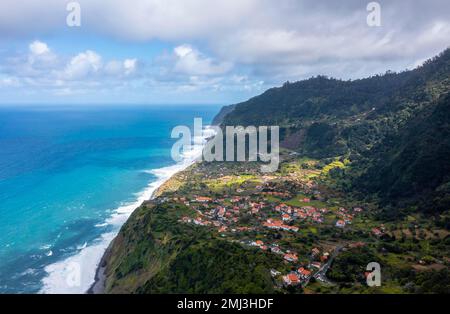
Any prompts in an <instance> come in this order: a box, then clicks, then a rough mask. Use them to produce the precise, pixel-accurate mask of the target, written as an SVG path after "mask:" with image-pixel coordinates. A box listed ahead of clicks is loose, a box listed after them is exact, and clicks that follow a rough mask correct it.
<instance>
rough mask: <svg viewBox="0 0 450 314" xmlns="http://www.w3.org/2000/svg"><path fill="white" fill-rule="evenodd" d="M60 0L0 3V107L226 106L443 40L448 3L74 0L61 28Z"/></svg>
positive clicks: (435, 47) (377, 64)
mask: <svg viewBox="0 0 450 314" xmlns="http://www.w3.org/2000/svg"><path fill="white" fill-rule="evenodd" d="M71 2H73V1H66V0H2V1H1V2H0V105H5V104H6V105H10V104H183V103H186V104H231V103H237V102H241V101H244V100H246V99H248V98H250V97H253V96H255V95H258V94H260V93H262V92H264V91H265V90H266V89H268V88H271V87H274V86H279V85H281V84H283V83H284V82H286V81H298V80H302V79H306V78H309V77H312V76H317V75H326V76H330V77H335V78H339V79H345V80H348V79H358V78H363V77H367V76H371V75H375V74H381V73H384V72H386V71H387V70H391V71H403V70H406V69H413V68H415V67H417V66H420V65H421V64H422V63H423V62H424V61H425V60H427V59H428V58H431V57H433V56H435V55H437V54H438V53H439V52H441V51H443V50H444V49H446V48H447V47H449V46H450V1H448V0H427V1H424V0H395V1H393V0H385V1H381V0H380V1H377V2H376V3H378V4H379V7H378V8H379V9H378V8H375V7H374V6H373V5H372V4H370V5H369V3H370V2H371V1H364V0H340V1H334V0H329V1H325V0H322V1H321V0H277V1H274V0H227V1H225V0H134V1H129V0H79V1H76V2H77V3H78V4H79V8H80V11H79V12H80V26H72V27H71V26H69V25H68V24H67V17H68V15H69V14H70V13H73V11H70V10H67V5H68V4H69V3H71ZM368 5H369V6H368ZM373 10H375V11H373ZM375 13H376V14H377V15H376V17H379V20H378V19H377V20H376V21H379V23H375V24H376V25H374V24H373V22H374V20H373V19H372V20H371V21H372V22H370V21H369V23H368V16H371V17H373V16H374V14H375ZM378 13H379V15H378Z"/></svg>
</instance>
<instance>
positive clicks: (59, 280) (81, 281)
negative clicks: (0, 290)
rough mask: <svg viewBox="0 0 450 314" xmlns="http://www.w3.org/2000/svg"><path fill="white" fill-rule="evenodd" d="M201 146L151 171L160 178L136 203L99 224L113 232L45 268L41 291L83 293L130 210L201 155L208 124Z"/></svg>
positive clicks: (146, 189) (90, 283)
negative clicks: (170, 164) (166, 165)
mask: <svg viewBox="0 0 450 314" xmlns="http://www.w3.org/2000/svg"><path fill="white" fill-rule="evenodd" d="M203 135H204V136H203V139H202V141H199V142H201V144H200V145H193V146H192V147H191V150H189V151H187V152H184V153H183V160H182V161H181V162H180V163H177V164H175V165H172V166H168V167H163V168H159V169H153V170H148V171H146V172H149V173H152V174H153V175H155V176H156V177H157V180H156V181H154V182H151V183H150V184H149V185H148V186H147V187H146V188H145V189H144V190H143V191H142V192H141V193H138V194H137V199H136V201H135V202H132V203H129V204H124V205H123V206H121V207H119V208H117V209H116V210H114V212H113V214H112V215H111V216H110V217H109V218H108V219H106V221H105V222H104V223H103V224H98V225H96V227H100V226H102V227H103V226H107V225H109V226H112V227H113V230H114V231H112V232H108V233H104V234H103V235H102V236H101V237H100V238H98V239H97V240H95V241H94V242H93V243H91V244H89V245H83V246H81V247H79V248H78V252H77V254H75V255H72V256H70V257H68V258H66V259H64V260H62V261H58V262H56V263H54V264H51V265H48V266H46V267H45V271H46V273H47V275H46V276H45V277H44V278H43V280H42V284H43V287H42V289H41V291H40V292H41V293H48V294H52V293H59V294H72V293H73V294H80V293H85V292H86V291H87V290H88V289H89V288H90V287H91V285H92V284H93V283H94V281H95V273H96V270H97V267H98V265H99V263H100V260H101V258H102V256H103V254H104V253H105V250H106V249H107V248H108V245H109V244H110V243H111V241H112V240H113V239H114V238H115V236H116V235H117V233H118V232H119V230H120V227H121V226H122V225H123V224H124V223H125V222H126V221H127V219H128V217H129V216H130V215H131V213H132V212H133V211H134V210H135V209H136V208H137V207H139V206H140V205H141V204H142V203H143V202H144V201H146V200H148V199H150V198H151V197H152V194H153V193H154V192H155V191H156V190H157V189H158V188H159V187H160V186H161V185H162V184H163V183H164V182H165V181H167V180H168V179H169V178H170V177H172V176H173V175H174V174H175V173H177V172H179V171H182V170H184V169H186V168H187V167H189V166H190V165H192V164H193V163H194V162H195V161H196V160H198V159H199V158H200V157H201V154H202V149H203V147H204V144H205V143H206V139H207V138H209V137H211V136H212V135H214V131H213V130H212V129H210V128H208V127H206V129H205V130H204V132H203Z"/></svg>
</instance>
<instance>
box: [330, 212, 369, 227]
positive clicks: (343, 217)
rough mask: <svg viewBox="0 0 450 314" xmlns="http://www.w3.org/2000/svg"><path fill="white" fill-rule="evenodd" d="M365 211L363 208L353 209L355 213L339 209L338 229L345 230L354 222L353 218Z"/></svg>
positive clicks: (337, 214)
mask: <svg viewBox="0 0 450 314" xmlns="http://www.w3.org/2000/svg"><path fill="white" fill-rule="evenodd" d="M362 211H363V209H362V208H360V207H356V208H354V209H353V212H350V211H349V210H347V209H345V208H343V207H341V208H339V210H338V212H337V213H336V216H337V218H338V220H337V221H336V227H337V228H344V227H345V226H346V225H350V224H351V223H352V221H353V218H354V217H355V215H356V214H358V213H361V212H362Z"/></svg>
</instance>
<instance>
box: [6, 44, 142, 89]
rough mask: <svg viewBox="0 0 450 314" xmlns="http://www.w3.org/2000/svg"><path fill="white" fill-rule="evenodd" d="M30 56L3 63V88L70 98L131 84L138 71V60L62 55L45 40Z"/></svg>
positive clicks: (88, 54) (92, 54) (92, 53)
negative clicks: (49, 92) (14, 88)
mask: <svg viewBox="0 0 450 314" xmlns="http://www.w3.org/2000/svg"><path fill="white" fill-rule="evenodd" d="M28 48H29V50H28V53H27V54H25V55H24V54H20V53H17V54H16V55H13V56H9V57H8V58H6V59H5V60H3V61H1V62H0V73H3V76H4V77H2V76H1V75H0V86H1V87H3V88H4V87H11V88H13V87H23V86H29V87H31V88H35V89H40V90H49V91H53V93H54V95H58V96H67V95H73V94H79V93H81V92H83V93H85V92H89V91H95V92H96V91H98V89H99V88H100V87H101V88H106V89H112V88H117V87H121V86H125V85H126V84H127V80H129V79H133V75H134V74H136V73H137V72H138V70H139V69H138V60H137V59H135V58H126V59H124V60H111V61H106V62H104V61H103V58H102V56H101V55H99V54H98V53H96V52H95V51H92V50H86V51H84V52H80V53H78V54H76V55H74V56H72V57H67V56H63V55H58V54H56V53H54V52H53V51H52V50H51V49H50V47H49V46H48V45H47V44H46V43H45V42H42V41H38V40H36V41H33V42H32V43H30V44H29V46H28Z"/></svg>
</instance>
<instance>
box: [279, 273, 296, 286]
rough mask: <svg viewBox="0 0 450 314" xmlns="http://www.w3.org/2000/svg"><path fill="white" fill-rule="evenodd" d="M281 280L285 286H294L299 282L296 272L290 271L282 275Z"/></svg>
mask: <svg viewBox="0 0 450 314" xmlns="http://www.w3.org/2000/svg"><path fill="white" fill-rule="evenodd" d="M283 282H284V284H285V285H287V286H296V285H298V284H300V278H299V277H298V275H297V274H296V273H290V274H287V275H286V276H283Z"/></svg>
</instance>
